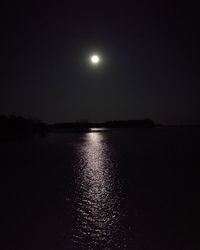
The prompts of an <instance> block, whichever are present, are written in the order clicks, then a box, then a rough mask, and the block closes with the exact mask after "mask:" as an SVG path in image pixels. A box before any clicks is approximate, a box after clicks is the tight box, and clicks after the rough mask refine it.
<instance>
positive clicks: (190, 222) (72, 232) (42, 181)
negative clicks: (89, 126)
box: [0, 128, 200, 250]
mask: <svg viewBox="0 0 200 250" xmlns="http://www.w3.org/2000/svg"><path fill="white" fill-rule="evenodd" d="M0 152H1V158H0V166H1V217H2V219H1V226H3V227H2V229H3V230H2V236H3V241H2V242H1V245H2V246H1V247H0V248H1V249H3V250H7V249H9V250H15V249H16V250H64V249H136V250H141V249H148V250H151V249H152V250H157V249H160V250H161V249H162V250H165V249H170V250H173V249H176V250H178V249H181V250H182V249H187V250H188V249H200V242H199V239H200V220H199V218H200V216H199V212H200V205H199V191H200V188H199V177H200V175H199V167H200V129H197V128H196V129H180V128H179V129H176V128H173V129H172V128H171V129H169V128H168V129H166V128H162V129H133V130H130V129H123V130H113V131H108V132H95V133H83V134H70V133H68V134H49V135H48V136H47V137H44V138H34V139H32V140H27V141H21V142H19V141H18V142H16V141H15V142H7V143H5V142H4V143H0Z"/></svg>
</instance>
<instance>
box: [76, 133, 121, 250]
mask: <svg viewBox="0 0 200 250" xmlns="http://www.w3.org/2000/svg"><path fill="white" fill-rule="evenodd" d="M78 147H79V149H78V151H77V163H76V165H75V167H74V168H75V169H74V170H75V200H74V207H75V209H76V213H75V215H76V220H75V225H74V229H73V236H72V241H73V245H74V247H77V248H80V247H85V249H86V248H87V249H95V248H96V247H102V248H103V247H104V248H105V247H111V246H112V247H116V248H117V247H120V243H119V242H118V240H117V236H118V234H119V233H118V230H119V228H120V216H121V213H120V202H121V201H120V199H121V195H119V192H120V183H119V179H117V172H116V171H117V166H116V165H115V162H114V161H113V156H112V152H111V149H110V147H109V145H108V144H107V141H106V138H105V135H104V134H103V133H87V134H85V137H84V139H83V141H82V143H81V144H80V145H79V146H78Z"/></svg>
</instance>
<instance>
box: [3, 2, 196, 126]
mask: <svg viewBox="0 0 200 250" xmlns="http://www.w3.org/2000/svg"><path fill="white" fill-rule="evenodd" d="M4 2H5V3H4V4H3V6H2V7H1V31H0V32H1V41H0V45H1V69H2V72H1V75H0V113H2V114H16V115H23V116H26V117H29V116H31V117H35V118H38V119H41V120H43V121H46V122H61V121H63V122H64V121H76V120H79V119H83V118H88V119H90V120H91V121H104V120H109V119H141V118H147V117H148V118H151V119H153V120H155V121H157V122H164V123H168V124H172V123H200V112H199V108H200V98H199V97H200V86H199V84H200V81H199V80H200V71H199V65H200V64H199V56H200V49H199V44H200V39H199V33H200V31H199V30H200V29H199V11H198V10H199V9H198V8H197V6H195V5H194V3H193V2H192V1H188V2H184V1H176V0H174V1H170V0H168V1H144V0H140V1H139V0H138V1H120V2H119V1H105V2H104V1H99V2H97V1H91V2H88V1H83V0H82V1H71V2H70V1H58V0H57V1H54V2H53V1H47V2H46V3H45V2H42V1H24V2H20V1H16V3H14V2H9V1H4ZM94 51H95V52H98V53H99V54H100V55H101V56H102V58H103V61H102V63H101V64H100V65H99V66H98V67H93V66H92V65H90V64H89V63H88V57H89V55H90V54H91V53H92V52H94Z"/></svg>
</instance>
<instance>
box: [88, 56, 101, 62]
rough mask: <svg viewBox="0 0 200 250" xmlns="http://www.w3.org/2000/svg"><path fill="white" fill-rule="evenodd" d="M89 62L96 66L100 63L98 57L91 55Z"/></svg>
mask: <svg viewBox="0 0 200 250" xmlns="http://www.w3.org/2000/svg"><path fill="white" fill-rule="evenodd" d="M90 61H91V63H92V64H98V63H99V62H100V57H99V56H98V55H92V56H91V57H90Z"/></svg>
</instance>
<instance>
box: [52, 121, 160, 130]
mask: <svg viewBox="0 0 200 250" xmlns="http://www.w3.org/2000/svg"><path fill="white" fill-rule="evenodd" d="M155 126H156V125H155V123H154V122H153V121H152V120H150V119H144V120H116V121H107V122H100V123H92V122H87V121H83V122H68V123H55V124H51V125H48V127H49V128H50V129H81V128H83V129H84V128H153V127H155Z"/></svg>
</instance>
